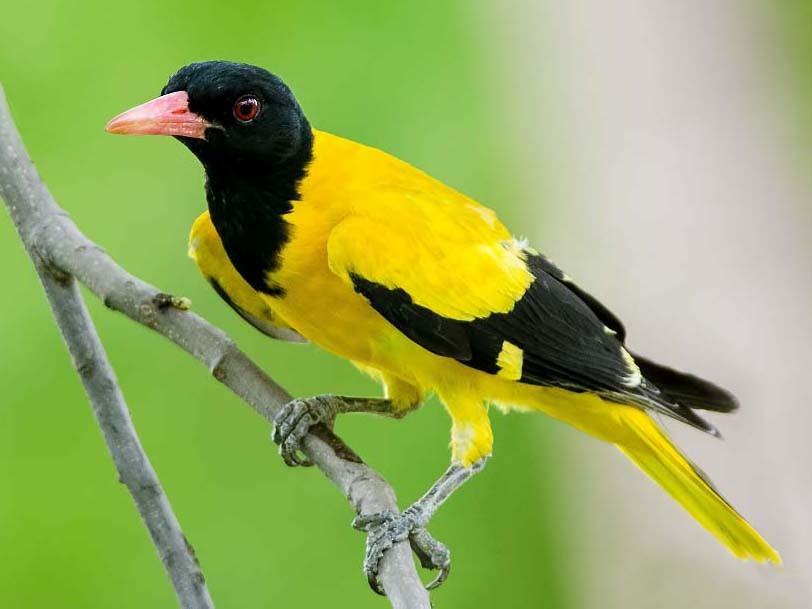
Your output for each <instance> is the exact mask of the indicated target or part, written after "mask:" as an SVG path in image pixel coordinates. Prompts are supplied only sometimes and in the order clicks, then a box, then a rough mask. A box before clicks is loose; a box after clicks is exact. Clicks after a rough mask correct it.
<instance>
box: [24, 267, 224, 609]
mask: <svg viewBox="0 0 812 609" xmlns="http://www.w3.org/2000/svg"><path fill="white" fill-rule="evenodd" d="M35 264H36V267H37V271H38V273H39V276H40V279H41V280H42V285H43V287H44V288H45V294H46V295H47V297H48V302H49V304H50V305H51V310H52V311H53V313H54V317H55V318H56V323H57V325H58V326H59V329H60V330H61V331H62V336H63V337H64V339H65V342H66V343H67V345H68V350H69V351H70V353H71V356H72V357H73V364H74V366H75V367H76V371H77V372H78V373H79V377H80V378H81V379H82V384H83V385H84V387H85V392H86V393H87V397H88V399H89V400H90V404H91V406H92V407H93V414H94V415H95V416H96V421H97V422H98V424H99V427H100V428H101V430H102V433H103V434H104V440H105V442H106V443H107V448H108V449H109V450H110V455H111V456H112V457H113V462H114V463H115V466H116V470H117V471H118V474H119V479H120V480H121V482H122V483H123V484H124V485H126V487H127V490H129V491H130V494H131V495H132V497H133V500H134V501H135V505H136V506H137V507H138V513H139V514H141V517H142V518H143V519H144V522H145V523H146V525H147V528H148V529H149V534H150V536H151V537H152V543H154V544H155V548H156V549H157V550H158V555H159V556H160V557H161V562H162V563H163V565H164V568H165V569H166V572H167V573H168V574H169V577H170V579H171V580H172V586H173V587H174V589H175V594H176V595H177V597H178V603H179V604H180V606H181V607H183V608H184V609H214V604H213V603H212V600H211V597H210V596H209V591H208V589H207V588H206V580H205V578H204V577H203V573H202V571H201V570H200V565H199V564H198V562H197V558H196V557H195V554H194V550H193V549H192V546H191V545H190V544H189V543H188V541H187V540H186V537H185V536H184V535H183V531H181V528H180V523H179V522H178V520H177V518H176V517H175V514H174V512H173V511H172V507H171V506H170V505H169V499H168V498H167V496H166V494H165V493H164V490H163V488H162V487H161V483H160V481H159V480H158V476H157V475H156V474H155V470H154V469H153V468H152V464H151V463H150V462H149V458H148V457H147V455H146V453H145V452H144V449H143V447H142V446H141V443H140V441H139V440H138V435H137V434H136V431H135V429H134V427H133V424H132V420H131V419H130V413H129V411H128V410H127V404H126V403H125V401H124V396H123V395H122V393H121V389H120V387H119V384H118V379H116V375H115V373H114V372H113V368H112V367H111V366H110V362H109V360H108V359H107V354H106V353H105V351H104V346H103V345H102V343H101V341H100V340H99V335H98V334H97V333H96V328H95V327H94V325H93V321H92V320H91V319H90V314H89V313H88V311H87V306H86V305H85V302H84V300H82V295H81V294H80V293H79V286H78V285H77V283H76V280H75V279H74V278H73V277H71V276H70V275H60V274H59V272H58V271H56V272H49V270H48V269H46V268H45V265H44V263H43V262H42V261H37V262H36V263H35Z"/></svg>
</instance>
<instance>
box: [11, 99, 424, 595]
mask: <svg viewBox="0 0 812 609" xmlns="http://www.w3.org/2000/svg"><path fill="white" fill-rule="evenodd" d="M0 197H2V198H3V199H4V200H5V202H6V206H7V207H8V209H9V213H10V214H11V217H12V220H13V221H14V224H15V226H16V227H17V231H18V233H19V235H20V238H21V239H22V240H23V242H24V243H25V245H26V248H27V250H28V251H29V252H36V253H37V254H38V255H39V256H41V257H42V259H43V260H45V261H47V263H48V265H49V266H52V267H54V268H56V269H59V270H60V271H62V272H63V273H65V274H68V275H72V276H74V277H76V278H77V279H78V280H79V281H80V282H81V283H83V284H84V285H85V286H87V287H88V288H89V289H90V291H92V292H93V293H94V294H96V295H97V296H98V297H99V298H100V299H102V301H103V302H104V303H105V305H107V306H108V307H110V308H112V309H114V310H117V311H119V312H121V313H123V314H125V315H126V316H128V317H130V318H131V319H133V320H135V321H137V322H139V323H141V324H143V325H145V326H147V327H149V328H151V329H153V330H155V331H156V332H158V333H159V334H162V335H163V336H165V337H167V338H169V339H170V340H171V341H173V342H174V343H176V344H177V345H178V346H180V347H181V348H182V349H184V350H185V351H187V352H188V353H189V354H191V355H193V356H194V357H195V358H196V359H198V360H200V361H201V362H202V363H203V364H205V365H206V367H207V368H208V369H209V371H210V372H211V373H212V375H213V376H214V377H215V378H216V379H217V380H218V381H220V382H222V383H223V384H225V385H226V386H227V387H229V388H230V389H231V390H232V391H233V392H234V393H236V394H237V395H238V396H240V397H241V398H242V399H243V400H244V401H245V402H246V403H247V404H248V405H250V406H251V407H252V408H253V409H254V410H255V411H257V412H258V413H259V414H261V415H262V416H263V417H265V419H266V420H268V421H270V420H271V419H272V418H273V416H274V415H275V414H276V413H277V412H278V411H279V409H280V408H281V407H282V406H283V405H284V404H285V403H287V402H288V401H289V400H290V399H291V396H290V395H289V394H288V393H287V392H285V390H284V389H282V388H281V387H280V386H279V385H277V384H276V383H275V382H274V381H273V380H272V379H271V378H270V377H268V376H267V375H266V374H265V373H264V372H263V371H262V370H261V369H260V368H259V367H258V366H257V365H256V364H254V362H252V361H251V360H250V359H249V358H248V357H247V356H246V355H245V354H243V353H242V352H241V351H240V350H239V349H238V348H237V347H236V346H235V345H234V343H233V342H232V341H231V339H229V338H228V336H227V335H226V334H225V333H224V332H223V331H222V330H220V329H218V328H216V327H215V326H213V325H211V324H210V323H209V322H207V321H206V320H204V319H202V318H201V317H199V316H197V315H196V314H194V313H192V312H190V311H182V310H178V309H175V308H171V307H170V308H161V307H159V306H158V304H157V303H156V297H157V296H158V295H159V294H160V293H161V292H159V290H157V289H156V288H155V287H153V286H151V285H149V284H148V283H146V282H144V281H142V280H141V279H138V278H137V277H135V276H133V275H131V274H129V273H128V272H127V271H125V270H124V269H123V268H121V267H120V266H118V265H117V264H116V263H115V262H114V261H113V260H112V259H111V258H110V257H109V256H107V254H105V253H104V251H103V250H102V249H101V248H99V247H98V246H97V245H95V244H94V243H92V242H91V241H90V240H88V239H87V238H86V237H85V236H84V235H83V234H82V233H81V232H80V231H79V229H78V228H77V227H76V225H75V224H74V223H73V222H72V221H71V220H70V219H69V218H68V217H67V215H66V214H65V212H64V211H63V210H62V209H61V208H60V207H59V206H58V205H57V204H56V202H55V201H54V199H53V198H52V197H51V195H50V193H49V192H48V190H47V188H46V187H45V185H44V184H43V183H42V181H41V180H40V178H39V176H38V175H37V172H36V170H35V169H34V166H33V164H32V163H31V160H30V159H29V157H28V154H27V152H26V150H25V147H24V145H23V143H22V141H21V139H20V136H19V134H18V133H17V130H16V128H15V126H14V123H13V121H12V119H11V115H10V112H9V110H8V106H7V104H6V102H5V97H4V95H3V91H2V87H0ZM303 449H304V452H305V454H306V455H307V456H308V457H309V458H310V460H311V461H312V462H313V463H314V464H315V465H316V466H317V467H318V468H319V469H320V470H321V471H322V472H324V474H325V475H326V476H327V477H328V478H329V479H330V480H331V481H332V482H333V483H334V484H335V485H336V486H337V487H338V488H339V489H340V490H341V491H342V493H344V494H345V495H346V496H347V498H348V499H349V501H350V503H351V504H352V506H353V508H354V509H355V512H356V513H357V514H358V515H366V514H372V513H375V512H379V511H382V510H390V511H395V512H397V511H399V510H398V506H397V502H396V499H395V493H394V490H393V489H392V487H391V486H390V485H389V484H388V483H387V482H386V481H385V480H384V479H383V477H382V476H381V475H380V474H378V473H377V472H375V471H374V470H372V469H371V468H369V467H368V466H367V465H365V464H364V463H363V462H362V461H361V460H360V459H359V458H358V457H357V456H356V455H355V453H354V452H353V451H352V450H350V449H349V447H347V445H346V444H344V442H342V441H341V440H340V439H339V438H338V437H337V436H335V434H333V433H332V432H331V431H330V430H328V429H327V428H326V427H324V426H321V425H320V426H316V427H314V428H313V429H312V430H311V433H310V434H309V435H308V436H307V437H306V438H305V441H304V442H303ZM145 519H146V517H145ZM359 574H360V569H359ZM359 579H360V578H359ZM381 581H382V583H383V588H384V590H385V591H386V593H387V595H388V597H389V601H390V602H391V604H392V606H393V607H395V608H397V609H407V608H408V609H411V608H419V609H428V608H429V607H430V606H431V603H430V601H429V597H428V593H427V592H426V590H425V589H424V588H423V585H422V583H421V582H420V578H419V577H418V575H417V570H416V568H415V565H414V561H413V560H412V554H411V549H410V548H409V544H408V542H405V541H404V542H400V543H397V544H395V546H394V547H393V548H392V549H391V550H390V551H389V552H387V554H386V555H385V557H384V559H383V562H382V565H381Z"/></svg>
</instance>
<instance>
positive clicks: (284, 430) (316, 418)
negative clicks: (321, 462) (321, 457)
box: [271, 395, 336, 467]
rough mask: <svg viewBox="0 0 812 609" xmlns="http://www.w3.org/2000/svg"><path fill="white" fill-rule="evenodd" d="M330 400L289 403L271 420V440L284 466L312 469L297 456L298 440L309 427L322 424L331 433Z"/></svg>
mask: <svg viewBox="0 0 812 609" xmlns="http://www.w3.org/2000/svg"><path fill="white" fill-rule="evenodd" d="M334 400H335V398H334V397H333V396H329V395H317V396H315V397H312V398H306V399H300V400H292V401H291V402H288V403H287V404H285V405H284V406H283V407H282V410H280V411H279V414H277V415H276V417H274V420H273V433H272V434H271V439H272V440H273V441H274V442H275V443H276V444H278V445H279V455H280V456H281V457H282V459H283V460H284V461H285V463H286V464H287V465H289V466H291V467H295V466H297V465H302V466H305V467H308V466H310V465H313V464H312V463H311V462H310V460H309V459H308V458H307V457H305V456H304V455H301V454H300V453H299V451H300V448H301V445H302V440H303V439H304V437H305V436H306V435H307V432H308V431H310V428H311V427H313V425H317V424H319V423H324V424H325V425H327V426H328V427H330V428H331V429H332V427H333V423H334V422H335V416H336V405H335V402H334Z"/></svg>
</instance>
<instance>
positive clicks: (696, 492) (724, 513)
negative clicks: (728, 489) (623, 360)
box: [618, 409, 781, 564]
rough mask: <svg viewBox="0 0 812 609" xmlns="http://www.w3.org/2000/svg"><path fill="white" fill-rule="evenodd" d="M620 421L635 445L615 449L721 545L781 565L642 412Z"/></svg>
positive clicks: (743, 556)
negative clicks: (646, 475) (662, 489)
mask: <svg viewBox="0 0 812 609" xmlns="http://www.w3.org/2000/svg"><path fill="white" fill-rule="evenodd" d="M622 421H623V423H625V424H626V426H627V427H628V428H629V429H630V430H632V431H633V432H634V435H635V436H636V440H638V441H636V442H633V443H631V444H629V445H626V446H620V445H618V448H620V450H621V451H622V452H623V453H624V454H625V455H626V456H628V457H629V458H630V459H631V460H632V461H634V463H635V464H636V465H637V466H638V467H639V468H640V469H642V470H643V471H644V472H646V473H647V474H648V475H649V476H651V478H652V479H653V480H654V481H655V482H657V484H659V485H660V486H662V487H663V488H664V489H665V490H666V491H667V492H668V493H669V494H670V495H671V496H672V497H673V498H674V499H675V500H676V501H678V502H679V503H680V505H682V506H683V507H684V508H685V509H686V510H688V512H689V513H690V514H691V515H692V516H693V517H694V518H696V520H697V521H698V522H699V523H700V524H701V525H702V526H703V527H705V528H706V529H707V530H708V531H709V532H710V533H711V534H712V535H713V536H714V537H716V539H718V540H719V541H720V542H721V543H722V545H724V546H725V547H726V548H727V549H728V550H730V551H731V552H732V553H733V554H734V555H736V556H737V557H738V558H741V559H745V560H746V559H748V558H752V559H754V560H757V561H758V562H765V561H771V562H773V563H776V564H781V557H780V556H779V555H778V552H776V551H775V550H774V549H773V548H772V547H771V546H770V544H769V543H767V542H766V541H765V540H764V538H763V537H762V536H761V535H759V534H758V532H757V531H756V530H755V529H754V528H753V527H752V526H750V524H749V523H748V522H747V521H746V520H745V519H744V518H742V517H741V516H740V515H739V514H738V513H737V512H736V510H734V509H733V508H732V507H731V505H730V504H729V503H728V502H727V501H725V500H724V498H722V496H721V495H719V493H718V492H716V490H714V488H713V487H712V486H711V485H710V484H709V483H708V482H707V481H706V479H705V478H704V477H703V476H702V474H701V473H699V472H698V470H697V469H696V468H695V467H694V466H693V465H692V464H691V462H690V461H689V460H688V459H686V458H685V457H684V456H683V455H682V454H681V453H680V452H679V450H677V448H676V447H675V446H674V445H673V444H672V443H671V441H670V440H669V439H668V438H667V437H666V435H665V434H664V433H663V431H662V430H661V429H660V428H659V426H658V425H657V424H656V423H655V422H654V421H653V420H652V419H651V417H649V416H648V415H647V414H646V413H645V412H643V411H640V410H636V409H629V410H628V411H627V412H624V413H623V415H622Z"/></svg>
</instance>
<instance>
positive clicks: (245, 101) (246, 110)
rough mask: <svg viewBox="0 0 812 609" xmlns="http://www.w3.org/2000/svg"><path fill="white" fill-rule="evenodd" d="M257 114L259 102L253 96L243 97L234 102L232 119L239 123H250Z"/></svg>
mask: <svg viewBox="0 0 812 609" xmlns="http://www.w3.org/2000/svg"><path fill="white" fill-rule="evenodd" d="M257 114H259V100H258V99H257V98H256V97H254V96H253V95H243V96H242V97H241V98H240V99H238V100H237V101H236V102H234V118H236V119H237V120H238V121H240V122H241V123H250V122H251V121H252V120H254V118H256V116H257Z"/></svg>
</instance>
